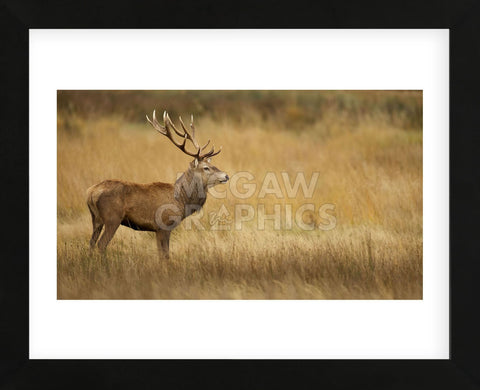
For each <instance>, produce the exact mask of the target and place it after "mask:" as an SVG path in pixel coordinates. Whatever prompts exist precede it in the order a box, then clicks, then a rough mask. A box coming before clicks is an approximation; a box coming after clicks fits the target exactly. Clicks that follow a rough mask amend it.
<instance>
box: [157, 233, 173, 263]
mask: <svg viewBox="0 0 480 390" xmlns="http://www.w3.org/2000/svg"><path fill="white" fill-rule="evenodd" d="M169 244H170V232H169V231H165V230H158V231H157V248H158V256H159V257H160V259H169V258H170V254H169Z"/></svg>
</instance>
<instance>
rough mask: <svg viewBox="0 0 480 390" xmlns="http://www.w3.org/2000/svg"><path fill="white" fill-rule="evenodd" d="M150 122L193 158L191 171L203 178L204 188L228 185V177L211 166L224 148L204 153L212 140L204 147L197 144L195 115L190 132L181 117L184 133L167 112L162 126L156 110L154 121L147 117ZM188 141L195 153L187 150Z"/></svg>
mask: <svg viewBox="0 0 480 390" xmlns="http://www.w3.org/2000/svg"><path fill="white" fill-rule="evenodd" d="M147 120H148V122H150V124H151V125H152V126H153V128H154V129H156V130H157V131H158V132H159V133H161V134H163V135H165V136H166V137H167V138H168V139H169V140H170V141H172V143H173V144H174V145H175V146H176V147H177V148H179V149H180V150H181V151H182V152H183V153H185V154H187V155H189V156H191V157H193V158H194V159H193V161H192V162H191V163H190V166H189V171H190V172H191V173H192V174H193V175H194V176H195V177H199V178H201V181H202V184H203V188H210V187H213V186H215V185H217V184H221V183H226V182H227V181H228V179H229V177H228V175H227V174H226V173H225V172H223V171H221V170H220V169H218V168H217V167H215V166H214V165H212V164H211V159H212V157H213V156H216V155H217V154H219V153H220V152H221V151H222V147H220V149H219V150H218V151H217V152H215V147H214V146H213V145H212V148H211V149H210V151H209V152H206V153H203V152H204V150H205V149H206V148H207V146H208V145H209V144H210V140H208V141H207V143H206V144H205V145H203V146H200V144H199V143H198V142H197V140H196V138H195V126H194V125H193V115H192V116H191V117H190V130H187V128H186V126H185V124H184V123H183V121H182V118H181V117H179V120H180V124H181V126H182V129H183V132H182V131H180V130H178V129H177V128H176V127H175V125H174V124H173V122H172V121H171V119H170V117H169V116H168V114H167V112H166V111H164V113H163V123H164V125H161V124H160V123H159V122H158V120H157V118H156V117H155V110H154V111H153V117H152V120H150V118H149V117H148V116H147ZM173 133H175V134H176V135H177V136H178V137H181V138H182V141H181V142H177V141H176V140H175V138H174V135H173ZM187 140H188V141H190V142H191V143H192V145H193V147H194V148H195V150H196V151H195V152H190V151H188V150H187V149H186V143H187Z"/></svg>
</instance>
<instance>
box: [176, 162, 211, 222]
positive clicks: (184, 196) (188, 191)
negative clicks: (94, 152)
mask: <svg viewBox="0 0 480 390" xmlns="http://www.w3.org/2000/svg"><path fill="white" fill-rule="evenodd" d="M174 196H175V199H176V200H177V202H179V203H180V205H181V206H182V208H183V212H184V214H185V215H184V217H188V216H189V215H190V214H192V213H193V212H195V211H196V210H199V209H200V208H201V207H202V206H203V205H204V203H205V201H206V200H207V188H206V186H204V185H203V181H202V178H201V177H200V176H199V175H196V174H195V173H194V172H192V171H191V170H187V171H185V172H184V173H183V175H182V176H180V177H179V178H178V180H177V181H176V182H175V185H174Z"/></svg>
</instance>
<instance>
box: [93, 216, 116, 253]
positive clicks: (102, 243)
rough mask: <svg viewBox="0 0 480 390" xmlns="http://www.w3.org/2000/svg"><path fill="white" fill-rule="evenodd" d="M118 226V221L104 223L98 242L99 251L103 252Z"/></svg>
mask: <svg viewBox="0 0 480 390" xmlns="http://www.w3.org/2000/svg"><path fill="white" fill-rule="evenodd" d="M119 226H120V221H109V222H105V230H104V231H103V234H102V237H100V240H99V241H98V248H99V249H100V250H101V251H104V250H105V248H106V247H107V245H108V243H109V242H110V240H111V239H112V238H113V235H114V234H115V232H116V231H117V229H118V227H119Z"/></svg>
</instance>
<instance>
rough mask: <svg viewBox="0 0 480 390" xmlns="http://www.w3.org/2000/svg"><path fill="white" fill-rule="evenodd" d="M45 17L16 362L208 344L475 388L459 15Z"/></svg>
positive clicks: (213, 353)
mask: <svg viewBox="0 0 480 390" xmlns="http://www.w3.org/2000/svg"><path fill="white" fill-rule="evenodd" d="M467 19H468V18H467ZM34 27H35V26H33V25H27V26H26V27H25V26H23V27H22V28H20V29H18V31H23V34H24V35H23V37H28V40H27V41H26V42H23V46H21V47H22V48H23V49H24V50H26V51H24V52H22V53H23V55H24V56H25V55H27V54H28V61H27V60H26V59H25V58H24V63H25V66H26V65H28V88H27V85H26V84H25V85H24V91H23V93H24V95H23V98H24V101H23V105H22V106H21V107H22V108H23V110H25V109H27V107H28V113H29V115H28V123H27V121H25V120H24V119H18V118H22V117H21V116H20V117H16V118H17V120H23V122H22V123H20V127H21V126H24V127H23V128H24V133H23V134H24V135H25V136H26V135H27V134H28V137H27V138H28V155H24V156H22V157H23V159H25V158H27V161H28V166H27V165H26V162H25V161H24V160H22V161H24V164H23V165H15V161H17V160H19V159H20V158H21V157H20V156H17V155H16V151H15V149H13V148H12V151H11V152H10V154H11V153H12V152H13V153H14V156H13V157H12V159H11V160H10V164H11V166H16V167H17V168H16V169H17V171H18V170H20V171H21V172H23V173H24V174H27V172H28V205H29V207H28V210H25V212H27V211H28V220H29V237H28V256H27V251H26V250H25V251H24V253H23V255H24V258H19V259H18V264H16V265H13V266H12V267H13V269H12V273H11V274H12V275H16V276H17V277H18V278H23V279H22V280H23V282H22V283H23V284H18V285H19V286H25V287H27V289H26V291H28V296H27V295H24V296H23V301H22V299H20V298H17V304H16V305H17V306H16V307H17V309H16V313H23V314H19V315H17V316H16V317H15V318H17V317H18V323H20V322H21V323H22V324H23V325H22V326H19V327H17V328H16V329H17V331H16V333H15V334H16V338H13V336H12V338H11V342H13V341H14V340H15V342H16V346H17V348H18V349H17V350H20V351H21V352H16V353H15V354H14V355H13V356H19V357H20V358H16V360H15V359H13V360H12V362H13V363H12V364H11V365H8V366H7V367H6V370H5V372H6V373H7V374H8V375H7V377H6V378H7V379H6V382H7V383H11V384H14V383H20V384H24V385H26V384H27V383H30V381H32V380H33V381H37V382H38V380H44V381H47V378H48V375H47V374H46V372H50V373H52V374H53V373H55V372H59V371H63V372H64V373H69V374H72V373H75V372H77V371H78V370H80V369H81V368H80V367H83V368H85V367H86V369H87V370H89V371H91V372H96V373H97V374H99V375H100V376H101V377H102V378H104V384H108V383H111V381H110V379H109V378H112V375H113V374H112V373H113V372H118V370H124V373H123V374H120V377H123V375H127V374H126V373H127V372H128V371H129V370H130V371H135V370H136V372H137V374H135V373H132V377H131V379H132V383H134V381H135V377H137V378H138V376H136V375H138V372H142V373H143V374H145V375H149V376H151V378H152V380H153V381H154V382H153V383H160V382H159V378H158V376H157V375H156V374H154V372H156V371H155V370H160V371H157V372H169V371H171V372H173V371H172V370H174V369H175V368H177V369H179V370H182V369H185V368H189V369H190V368H191V369H192V370H193V371H192V372H195V373H196V372H200V371H201V370H202V369H206V367H207V366H206V365H207V364H215V365H217V367H222V368H223V369H224V370H225V371H224V372H226V373H228V372H233V371H234V370H235V367H237V368H238V367H243V369H244V370H245V371H244V372H245V373H247V375H250V374H251V373H252V374H253V373H254V372H256V371H257V370H262V369H263V370H265V371H264V372H265V373H272V374H273V372H275V371H276V370H278V369H279V368H280V369H283V368H285V369H287V368H288V369H289V370H291V372H293V373H294V375H298V376H302V375H305V376H307V377H309V376H312V375H313V373H314V372H320V373H321V374H322V375H325V377H326V379H325V380H326V381H327V382H328V383H337V384H339V386H340V387H348V386H349V385H350V384H351V383H353V382H349V381H350V380H352V379H347V378H345V379H343V378H342V379H338V377H337V379H335V378H334V377H336V376H338V375H340V373H341V372H345V371H346V372H348V373H350V374H356V375H359V379H357V383H363V384H365V386H366V385H370V384H372V383H371V382H370V381H373V382H374V384H375V386H376V387H379V388H380V387H385V386H392V385H393V386H407V385H412V384H413V383H416V384H420V385H421V383H422V380H423V381H428V382H430V378H432V377H435V381H439V382H443V383H447V382H448V383H451V384H455V385H457V386H459V387H461V388H462V387H464V388H469V386H470V388H475V385H476V384H478V381H477V379H478V378H477V376H476V375H477V374H475V373H474V370H473V369H472V368H473V367H475V360H472V359H471V357H470V355H469V352H468V351H471V349H468V348H472V347H473V346H474V345H475V342H476V341H475V338H474V336H473V335H472V334H471V333H470V332H468V333H465V334H464V335H460V334H459V335H458V337H455V334H456V333H455V331H454V329H455V326H457V327H458V329H461V327H462V326H465V329H471V328H469V326H471V325H469V324H468V322H467V323H466V325H463V324H464V321H466V318H469V317H468V316H470V315H471V314H470V312H468V313H467V311H464V310H465V309H462V307H463V306H459V305H458V301H457V300H459V299H460V297H462V299H472V297H473V296H474V293H472V294H473V295H472V294H471V295H470V297H469V298H467V297H466V294H465V293H466V292H467V289H466V287H467V286H471V284H472V283H473V279H472V275H473V273H472V271H473V268H471V266H470V263H469V265H468V268H467V267H466V266H465V264H466V263H465V262H466V260H467V259H470V260H472V258H471V257H469V256H468V254H466V255H465V257H464V258H460V256H457V255H456V248H458V244H456V241H455V237H456V236H455V234H458V236H457V237H458V238H459V239H460V230H457V232H458V233H455V231H454V230H452V228H451V227H452V226H456V227H457V228H458V229H461V231H462V232H463V230H465V228H464V227H460V225H461V223H460V222H461V221H460V220H458V219H457V218H463V217H462V216H461V214H460V213H459V214H458V215H455V216H454V215H453V214H450V211H452V212H453V210H454V209H455V207H456V206H455V205H454V204H451V203H450V202H451V201H452V199H453V200H455V196H452V191H453V189H452V180H453V179H452V176H451V173H450V172H451V171H452V169H454V165H453V163H454V162H455V161H459V160H456V159H457V157H455V154H453V153H455V150H454V149H452V146H454V147H459V146H462V147H466V148H467V150H471V148H472V144H470V145H469V146H466V145H465V142H466V141H465V140H467V139H468V137H467V135H466V133H463V132H462V131H463V128H462V127H461V125H462V123H463V124H464V123H465V122H461V121H462V120H463V121H465V120H466V118H467V116H468V112H466V110H468V109H469V108H470V107H471V105H469V104H466V105H465V106H462V107H463V108H462V110H463V111H461V113H462V114H463V115H462V116H460V115H459V114H458V111H455V107H457V103H456V102H455V100H453V104H452V99H450V97H451V96H453V97H455V96H456V95H455V93H456V91H458V93H459V94H460V92H462V88H459V87H458V85H456V84H455V77H451V75H452V73H451V72H452V71H453V72H454V73H453V75H455V74H457V73H455V72H458V70H459V69H460V68H459V67H461V66H463V65H464V62H463V61H460V60H455V61H453V59H452V58H455V57H451V56H450V53H451V51H450V48H451V43H452V33H453V32H454V30H452V29H451V26H445V28H440V29H381V30H379V29H364V30H360V29H316V28H315V29H262V30H256V29H228V30H227V29H179V30H177V29H148V30H138V29H133V30H128V29H105V30H96V29H87V30H76V29H63V30H59V29H38V28H34ZM18 34H20V36H21V33H20V32H19V33H18ZM25 34H26V35H25ZM454 36H455V35H454ZM19 47H20V46H19ZM14 49H15V46H13V45H12V50H14ZM14 51H15V50H14ZM12 58H14V57H12ZM455 67H457V70H455ZM22 69H23V70H25V68H19V69H17V74H18V75H19V76H21V74H20V73H18V72H21V71H22ZM465 74H466V73H464V76H463V77H464V78H465V79H467V78H466V76H465ZM459 80H460V81H459V83H460V85H463V84H462V80H463V79H462V77H460V76H459ZM452 92H453V94H452ZM460 95H461V94H460ZM460 95H459V96H460ZM18 96H19V98H18V99H21V96H22V95H18ZM25 96H28V105H27V104H26V103H27V101H26V100H25ZM458 99H459V100H458V101H459V102H465V101H466V98H465V97H463V98H462V97H459V98H458ZM462 99H463V100H462ZM15 106H17V105H15ZM9 108H11V109H12V113H13V112H14V107H13V103H11V104H10V106H9ZM17 111H18V109H17ZM457 119H458V120H460V122H459V127H458V128H459V133H457V132H453V131H452V125H451V123H452V121H455V120H457ZM453 123H455V122H453ZM455 137H459V138H455ZM24 142H27V139H24ZM25 146H26V144H23V149H22V150H24V151H25V152H26V150H27V149H25ZM458 152H461V151H460V150H459V151H458ZM450 153H452V154H450ZM16 159H17V160H16ZM466 162H467V158H466V157H464V158H463V159H462V160H461V162H460V164H459V165H457V167H460V165H462V164H463V165H462V166H463V167H465V163H466ZM457 169H458V168H457ZM463 175H464V173H463ZM16 176H18V172H17V175H16ZM460 177H463V176H459V178H460ZM474 177H475V176H474ZM24 178H25V177H24ZM458 180H460V179H458ZM454 183H456V182H454ZM458 183H459V185H462V182H461V181H460V182H458ZM18 188H25V186H24V187H18ZM22 196H23V198H22ZM22 200H23V201H25V200H26V195H25V194H21V195H19V197H18V199H17V202H19V203H18V204H19V205H21V201H22ZM24 206H25V204H24ZM12 209H13V206H12ZM459 211H460V209H459ZM25 215H26V216H27V214H25ZM463 215H465V214H463ZM462 223H463V222H462ZM452 224H453V225H452ZM462 234H463V233H462ZM462 237H468V236H465V235H462ZM16 240H18V238H17V239H16ZM12 243H15V244H17V246H16V247H17V248H18V247H22V248H24V247H25V246H22V245H21V244H19V243H17V241H12ZM24 244H27V242H24ZM12 248H13V246H12ZM12 256H13V257H15V255H12ZM16 256H17V257H20V256H21V254H20V252H18V253H17V255H16ZM457 258H458V260H457ZM22 261H23V262H22ZM453 261H455V262H456V261H458V263H455V264H454V263H453ZM22 267H23V268H22ZM472 267H475V266H474V265H473V266H472ZM27 269H28V273H27V272H26V271H27ZM467 270H471V271H468V272H466V271H467ZM460 281H461V282H462V284H461V285H459V284H458V283H459V282H460ZM456 286H458V287H456ZM452 288H454V289H456V288H458V290H453V292H451V289H452ZM456 294H458V295H456ZM20 297H21V296H20ZM18 299H20V301H18ZM27 301H28V302H27ZM455 302H457V305H456V304H455ZM27 303H28V304H27ZM472 303H473V302H472ZM22 304H23V305H24V306H25V307H24V310H25V311H23V312H22V311H21V310H20V309H19V307H21V305H22ZM451 318H452V321H450V319H451ZM22 321H23V322H22ZM13 323H17V322H15V321H14V322H12V324H13ZM470 324H471V323H470ZM452 327H453V328H452ZM9 329H10V328H9ZM12 329H13V328H12ZM19 332H20V333H21V335H23V337H25V338H26V339H25V338H24V339H23V342H20V344H19V341H18V340H20V339H21V335H20V336H19ZM22 332H23V333H22ZM25 332H26V333H25ZM457 332H458V331H457ZM12 334H13V333H12ZM467 335H470V336H471V337H473V338H472V345H471V346H470V347H468V346H466V344H464V340H466V337H467ZM27 336H28V337H27ZM456 340H457V341H456ZM12 345H13V344H12ZM7 350H8V351H10V352H11V351H13V347H11V348H9V349H7ZM455 353H458V359H457V358H456V357H455ZM467 356H468V358H467ZM73 359H77V361H76V362H75V364H78V368H75V367H73V365H72V364H71V363H72V360H73ZM78 359H80V360H78ZM172 359H173V360H172ZM212 359H215V361H212ZM219 359H221V360H219ZM252 359H253V360H254V361H255V362H253V361H252ZM291 359H295V361H292V360H291ZM453 361H456V363H454V362H453ZM15 367H17V368H15ZM39 368H40V369H41V370H42V371H43V369H45V371H43V373H42V374H38V371H39ZM398 370H404V371H403V372H404V374H402V373H401V372H399V371H398ZM359 372H361V374H359ZM407 372H408V373H409V374H406V373H407ZM302 373H303V374H302ZM143 374H142V375H143ZM198 375H200V374H198ZM261 377H262V375H260V378H261ZM387 378H388V379H387ZM427 378H428V379H427ZM197 380H200V381H203V380H205V378H203V377H202V375H200V376H199V377H197ZM85 381H86V382H85V385H87V379H85ZM109 381H110V382H109ZM265 381H266V379H265V377H264V379H263V380H262V379H259V383H264V382H265ZM336 381H337V382H336ZM114 382H115V381H114ZM196 383H198V382H196ZM248 383H249V382H248V380H247V381H246V382H245V386H247V387H248ZM265 383H266V382H265ZM472 386H473V387H472Z"/></svg>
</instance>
